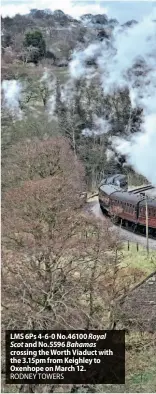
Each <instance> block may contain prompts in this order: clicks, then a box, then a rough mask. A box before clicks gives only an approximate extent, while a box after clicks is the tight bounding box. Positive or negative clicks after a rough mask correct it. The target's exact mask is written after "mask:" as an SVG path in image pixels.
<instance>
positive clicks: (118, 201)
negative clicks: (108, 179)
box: [99, 184, 156, 237]
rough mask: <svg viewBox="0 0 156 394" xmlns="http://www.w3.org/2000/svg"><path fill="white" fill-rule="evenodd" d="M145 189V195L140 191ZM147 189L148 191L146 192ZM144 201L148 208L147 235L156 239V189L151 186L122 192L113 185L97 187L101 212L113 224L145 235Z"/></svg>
mask: <svg viewBox="0 0 156 394" xmlns="http://www.w3.org/2000/svg"><path fill="white" fill-rule="evenodd" d="M143 189H145V190H146V189H147V191H146V192H145V193H146V194H145V193H141V192H140V191H141V190H143ZM148 189H149V190H148ZM146 200H147V207H148V227H149V234H151V235H152V236H154V237H156V189H155V188H154V187H153V186H146V187H144V188H140V189H135V190H133V191H129V192H128V191H123V190H121V188H120V187H116V186H114V185H107V184H102V185H100V187H99V204H100V207H101V209H102V211H103V212H105V213H106V214H107V215H108V216H110V217H111V218H112V220H113V221H114V222H115V223H120V222H121V221H122V224H123V225H125V226H126V227H131V228H133V229H134V231H135V229H139V231H141V232H143V233H145V231H146V230H145V228H146Z"/></svg>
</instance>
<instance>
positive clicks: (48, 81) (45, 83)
mask: <svg viewBox="0 0 156 394" xmlns="http://www.w3.org/2000/svg"><path fill="white" fill-rule="evenodd" d="M40 84H41V89H42V91H43V93H44V94H45V95H46V96H47V105H46V107H47V110H48V114H49V115H50V117H51V118H55V110H56V78H55V76H54V74H53V73H51V72H50V70H48V69H46V68H45V70H44V73H43V76H42V78H41V79H40Z"/></svg>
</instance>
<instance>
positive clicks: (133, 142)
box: [70, 9, 156, 185]
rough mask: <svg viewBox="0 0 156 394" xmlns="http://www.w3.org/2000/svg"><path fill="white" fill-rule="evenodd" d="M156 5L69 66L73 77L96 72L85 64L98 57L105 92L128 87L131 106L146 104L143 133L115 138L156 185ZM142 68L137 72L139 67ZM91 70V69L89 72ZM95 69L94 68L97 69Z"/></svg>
mask: <svg viewBox="0 0 156 394" xmlns="http://www.w3.org/2000/svg"><path fill="white" fill-rule="evenodd" d="M155 19H156V9H155V10H154V12H153V13H152V15H149V16H147V17H146V18H144V19H143V20H142V21H141V22H139V23H138V24H136V25H133V26H131V27H130V28H127V29H121V28H119V27H117V28H115V29H114V31H113V33H112V40H111V42H110V44H109V45H108V42H106V41H105V40H104V41H102V42H100V43H97V44H92V45H90V46H89V47H88V48H87V49H85V50H84V51H83V52H77V53H75V54H74V58H73V61H72V63H71V66H70V72H71V76H72V78H74V79H77V78H80V77H85V76H86V75H91V74H92V73H93V70H92V69H89V68H88V67H87V65H86V61H87V60H88V58H89V56H90V58H91V59H95V58H96V64H97V66H98V68H97V71H96V72H97V73H99V74H100V77H101V83H102V86H103V91H104V94H108V93H109V94H111V93H113V92H115V91H117V90H118V89H124V88H128V89H129V94H130V99H131V104H132V107H133V108H134V107H137V106H139V107H141V108H143V125H142V131H141V133H136V134H135V135H133V136H132V138H130V139H129V140H126V141H125V140H123V139H120V140H119V139H115V138H114V139H112V144H113V146H115V148H116V150H117V151H118V152H120V153H121V154H127V160H128V162H129V163H130V164H131V165H133V167H134V169H135V170H136V171H138V172H139V173H141V174H142V175H144V176H145V177H146V178H148V179H149V180H150V181H151V182H152V183H153V184H155V185H156V171H155V168H156V71H155V69H156V22H155ZM137 67H138V69H140V70H141V69H142V70H143V71H142V73H137V72H136V68H137ZM88 70H89V73H88ZM94 72H95V69H94Z"/></svg>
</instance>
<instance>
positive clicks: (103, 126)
mask: <svg viewBox="0 0 156 394" xmlns="http://www.w3.org/2000/svg"><path fill="white" fill-rule="evenodd" d="M109 130H110V125H109V122H108V121H107V120H106V119H103V118H99V117H98V116H97V115H94V116H93V126H92V129H89V128H85V129H84V130H82V135H84V136H85V137H91V136H99V135H102V134H106V133H108V132H109Z"/></svg>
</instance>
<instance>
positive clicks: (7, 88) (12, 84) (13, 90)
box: [2, 79, 22, 117]
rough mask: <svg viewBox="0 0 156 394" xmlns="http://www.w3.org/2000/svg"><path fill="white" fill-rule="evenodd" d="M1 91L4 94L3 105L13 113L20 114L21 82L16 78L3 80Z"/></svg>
mask: <svg viewBox="0 0 156 394" xmlns="http://www.w3.org/2000/svg"><path fill="white" fill-rule="evenodd" d="M2 92H3V95H4V97H3V98H4V106H5V108H7V109H8V110H9V111H10V112H11V113H12V114H13V115H16V116H18V117H21V116H22V111H21V109H20V99H21V94H22V84H21V82H19V81H17V80H14V79H12V80H4V81H3V82H2Z"/></svg>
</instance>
